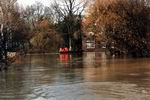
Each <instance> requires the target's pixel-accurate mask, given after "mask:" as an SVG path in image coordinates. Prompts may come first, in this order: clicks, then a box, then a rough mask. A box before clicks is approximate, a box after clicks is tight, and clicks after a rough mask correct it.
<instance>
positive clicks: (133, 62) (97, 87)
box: [0, 52, 150, 100]
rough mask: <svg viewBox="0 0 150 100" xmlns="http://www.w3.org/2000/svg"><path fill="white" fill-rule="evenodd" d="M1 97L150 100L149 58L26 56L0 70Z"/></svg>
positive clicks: (2, 99) (91, 54)
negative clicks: (4, 69)
mask: <svg viewBox="0 0 150 100" xmlns="http://www.w3.org/2000/svg"><path fill="white" fill-rule="evenodd" d="M0 100H150V58H136V59H135V58H128V59H127V58H109V57H107V56H106V55H105V53H103V52H99V53H95V52H87V53H83V55H77V54H76V55H67V54H66V55H65V54H62V55H59V54H45V55H27V56H26V57H25V58H19V59H18V60H17V61H16V63H15V64H13V65H12V66H10V67H9V68H8V71H6V72H0Z"/></svg>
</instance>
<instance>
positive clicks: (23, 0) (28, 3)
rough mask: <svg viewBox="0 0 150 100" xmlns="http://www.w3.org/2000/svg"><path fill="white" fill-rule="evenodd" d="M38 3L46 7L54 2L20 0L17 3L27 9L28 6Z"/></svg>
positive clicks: (46, 0)
mask: <svg viewBox="0 0 150 100" xmlns="http://www.w3.org/2000/svg"><path fill="white" fill-rule="evenodd" d="M37 1H38V2H41V3H43V4H44V5H45V6H49V5H50V3H51V2H52V1H53V0H18V1H17V2H18V3H19V4H20V5H22V6H24V7H26V6H27V5H32V4H34V3H35V2H37Z"/></svg>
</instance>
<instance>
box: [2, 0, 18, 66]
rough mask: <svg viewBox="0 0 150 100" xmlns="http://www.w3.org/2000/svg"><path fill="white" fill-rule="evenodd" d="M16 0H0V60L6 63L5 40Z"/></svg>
mask: <svg viewBox="0 0 150 100" xmlns="http://www.w3.org/2000/svg"><path fill="white" fill-rule="evenodd" d="M15 2H16V0H5V1H3V0H0V8H1V9H0V10H1V22H0V23H1V32H0V60H3V59H4V61H5V62H6V64H7V42H8V41H7V40H8V37H7V36H8V34H9V31H10V25H9V22H10V15H11V11H12V8H13V7H14V4H15Z"/></svg>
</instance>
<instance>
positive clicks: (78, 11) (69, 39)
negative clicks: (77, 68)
mask: <svg viewBox="0 0 150 100" xmlns="http://www.w3.org/2000/svg"><path fill="white" fill-rule="evenodd" d="M86 4H87V2H86V1H80V2H77V1H76V0H64V1H63V2H61V3H58V2H56V1H55V3H54V5H53V8H54V10H55V13H56V17H55V18H56V19H57V20H56V21H57V31H58V32H59V33H61V36H62V37H63V39H64V42H65V43H64V44H63V46H65V47H68V48H70V50H71V49H72V51H81V50H82V13H83V11H84V9H85V7H86Z"/></svg>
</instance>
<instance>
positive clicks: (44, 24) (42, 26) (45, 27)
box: [38, 19, 50, 31]
mask: <svg viewBox="0 0 150 100" xmlns="http://www.w3.org/2000/svg"><path fill="white" fill-rule="evenodd" d="M49 26H50V25H49V22H48V20H46V19H45V20H43V21H41V22H39V25H38V29H40V30H42V31H45V30H48V29H49Z"/></svg>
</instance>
